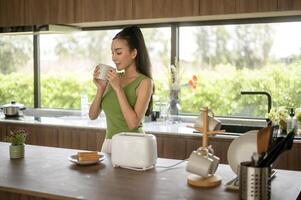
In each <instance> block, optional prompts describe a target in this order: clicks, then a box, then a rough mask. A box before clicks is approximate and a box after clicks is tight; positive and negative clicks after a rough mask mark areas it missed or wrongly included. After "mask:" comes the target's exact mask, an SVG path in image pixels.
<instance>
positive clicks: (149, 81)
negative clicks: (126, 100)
mask: <svg viewBox="0 0 301 200" xmlns="http://www.w3.org/2000/svg"><path fill="white" fill-rule="evenodd" d="M139 77H140V80H141V82H140V83H143V84H147V85H153V79H151V78H150V77H148V76H146V75H144V74H141V73H139Z"/></svg>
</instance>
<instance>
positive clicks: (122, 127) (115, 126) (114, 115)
mask: <svg viewBox="0 0 301 200" xmlns="http://www.w3.org/2000/svg"><path fill="white" fill-rule="evenodd" d="M145 78H147V76H145V75H143V74H138V77H137V78H136V79H135V80H133V81H132V82H130V83H129V84H128V85H126V86H125V87H124V88H123V90H124V92H125V95H126V98H127V100H128V102H129V104H130V106H131V107H132V108H134V106H135V104H136V100H137V96H136V89H137V87H138V86H139V84H140V82H141V81H142V80H143V79H145ZM108 87H109V88H108V90H107V92H106V94H105V95H104V96H103V97H102V101H101V107H102V109H103V111H104V112H105V115H106V120H107V131H106V138H107V139H112V137H113V135H115V134H117V133H120V132H141V133H143V132H144V131H143V129H142V122H140V124H139V126H138V128H137V129H133V130H130V129H129V128H128V126H127V123H126V121H125V119H124V117H123V114H122V111H121V108H120V105H119V101H118V98H117V95H116V93H115V90H114V89H113V88H112V87H111V86H110V85H108Z"/></svg>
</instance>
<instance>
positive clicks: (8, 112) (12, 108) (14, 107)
mask: <svg viewBox="0 0 301 200" xmlns="http://www.w3.org/2000/svg"><path fill="white" fill-rule="evenodd" d="M1 109H2V110H3V113H4V115H5V116H6V117H14V116H19V115H20V112H19V111H20V110H25V109H26V108H25V107H24V105H23V104H19V103H16V102H15V101H12V102H11V103H10V104H5V105H3V106H2V107H1Z"/></svg>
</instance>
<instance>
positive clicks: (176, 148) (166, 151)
mask: <svg viewBox="0 0 301 200" xmlns="http://www.w3.org/2000/svg"><path fill="white" fill-rule="evenodd" d="M20 128H22V129H26V130H27V131H28V132H29V136H28V138H27V142H26V143H27V144H33V145H41V146H52V147H63V148H70V149H82V150H90V151H100V150H101V146H102V143H103V141H104V139H105V130H104V129H95V128H85V127H65V126H50V125H40V124H20V123H5V122H0V141H4V138H5V136H6V135H7V134H8V133H9V131H10V130H16V129H20ZM152 134H154V135H155V136H156V139H157V147H158V148H157V151H158V157H160V158H170V159H181V160H184V159H187V158H189V156H190V154H191V152H192V151H194V150H196V149H198V148H199V147H200V146H201V145H202V136H201V135H197V136H189V135H185V134H164V133H152ZM233 139H234V137H229V138H227V137H223V138H221V137H210V139H209V145H212V147H213V149H214V153H215V155H216V156H218V157H219V158H220V163H223V164H228V161H227V152H228V148H229V146H230V144H231V142H232V141H233ZM300 154H301V143H300V142H294V145H293V148H292V149H291V150H290V151H287V152H284V153H283V154H282V155H281V156H280V157H279V158H278V159H277V161H276V162H275V163H274V165H273V167H274V168H278V169H289V170H301V162H300V161H299V155H300Z"/></svg>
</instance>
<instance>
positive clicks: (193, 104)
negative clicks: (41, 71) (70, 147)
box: [0, 59, 301, 117]
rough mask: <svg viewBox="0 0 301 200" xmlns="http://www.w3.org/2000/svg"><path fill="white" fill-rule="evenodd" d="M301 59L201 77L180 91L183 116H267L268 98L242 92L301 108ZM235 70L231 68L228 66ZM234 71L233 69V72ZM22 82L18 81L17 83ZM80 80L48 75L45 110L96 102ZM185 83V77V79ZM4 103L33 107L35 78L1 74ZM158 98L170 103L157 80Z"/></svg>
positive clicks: (89, 85)
mask: <svg viewBox="0 0 301 200" xmlns="http://www.w3.org/2000/svg"><path fill="white" fill-rule="evenodd" d="M300 64H301V59H299V61H296V62H295V63H291V64H289V65H281V64H277V65H276V64H275V65H267V66H265V67H263V68H262V69H260V70H255V71H252V70H250V69H242V70H233V71H232V73H228V74H227V76H221V74H218V73H217V72H216V71H215V75H209V74H199V75H198V76H199V77H198V78H199V81H198V83H197V87H196V89H195V90H193V89H191V88H188V87H185V88H182V90H181V92H180V104H181V107H182V109H181V112H182V113H194V114H197V113H198V112H199V108H200V107H202V106H208V107H210V108H211V109H213V110H214V112H215V113H216V115H219V116H234V115H239V113H240V112H241V110H240V109H243V108H245V107H248V106H254V107H255V108H256V109H254V110H253V114H254V115H256V116H261V117H264V116H265V114H266V112H267V104H266V99H265V97H261V98H260V97H257V96H249V97H247V96H241V95H240V91H241V90H257V91H258V90H260V91H268V92H270V94H271V95H272V100H273V106H286V107H299V106H300V103H301V78H300V77H301V70H300V69H299V67H298V66H300ZM224 67H228V68H231V67H230V66H224ZM230 71H231V70H230ZM15 80H18V81H15ZM75 80H76V77H65V78H62V77H54V76H46V77H44V79H43V82H42V88H41V91H42V107H44V108H63V109H79V108H80V96H81V93H82V92H83V91H84V92H85V93H86V94H88V97H89V100H90V101H92V99H93V97H94V95H95V86H94V85H93V83H92V81H86V82H79V81H78V80H77V81H75ZM184 80H185V78H184ZM0 81H1V83H2V84H1V86H0V94H1V96H0V102H3V103H5V102H7V103H8V102H9V101H10V100H13V99H14V100H17V101H18V102H20V103H23V104H25V106H27V107H30V106H32V105H33V83H32V77H28V76H24V75H22V74H19V75H18V74H10V75H5V76H3V75H0ZM155 84H156V96H159V97H160V98H161V99H163V100H167V97H166V89H164V88H165V87H164V84H165V83H164V82H160V81H157V82H156V83H155Z"/></svg>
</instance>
